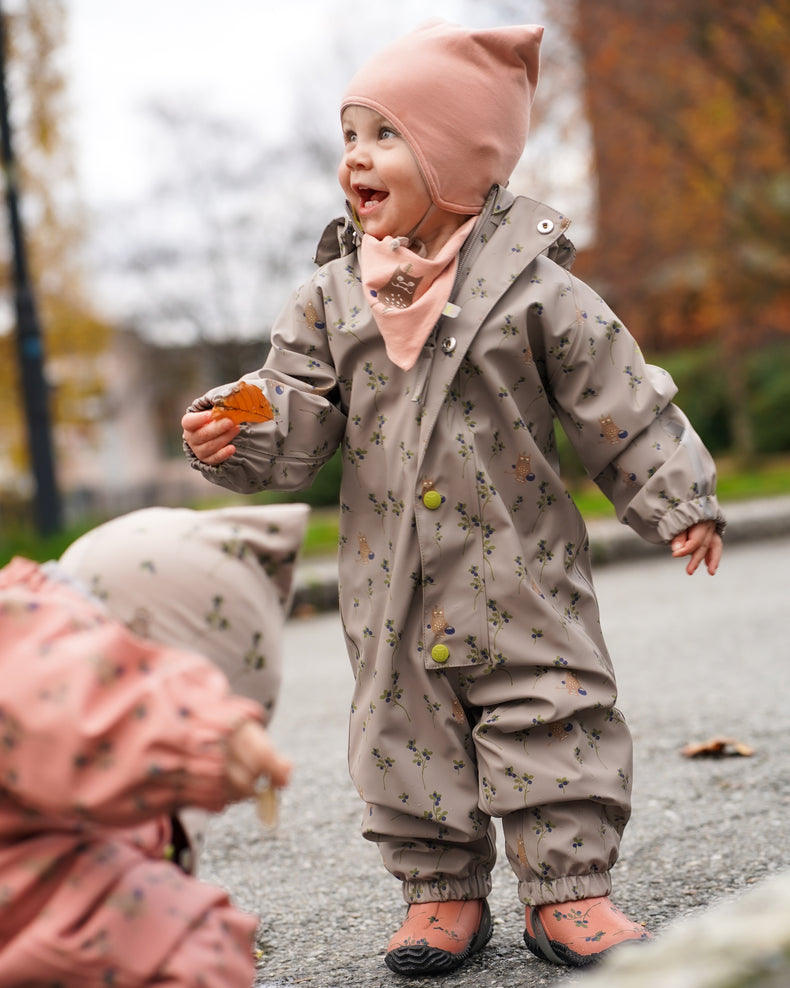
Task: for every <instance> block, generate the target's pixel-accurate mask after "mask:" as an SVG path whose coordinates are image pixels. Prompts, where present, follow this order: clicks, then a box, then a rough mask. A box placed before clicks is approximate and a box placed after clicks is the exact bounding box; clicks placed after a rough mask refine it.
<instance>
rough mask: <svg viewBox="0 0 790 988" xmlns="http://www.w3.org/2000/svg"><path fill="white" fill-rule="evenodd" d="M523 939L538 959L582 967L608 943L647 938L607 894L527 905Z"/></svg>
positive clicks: (605, 949)
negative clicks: (554, 902) (546, 903)
mask: <svg viewBox="0 0 790 988" xmlns="http://www.w3.org/2000/svg"><path fill="white" fill-rule="evenodd" d="M526 926H527V928H526V930H525V931H524V942H525V943H526V945H527V946H528V947H529V949H530V950H531V951H532V953H533V954H535V956H536V957H540V959H541V960H544V961H550V962H551V963H553V964H566V965H568V966H569V967H586V966H587V965H588V964H592V963H594V962H595V961H597V960H598V959H599V958H600V957H601V956H602V955H603V954H605V953H606V952H607V951H608V950H610V949H611V948H612V947H617V946H619V944H621V943H626V942H628V941H630V940H651V939H652V937H651V936H650V934H649V933H648V932H647V930H646V929H645V928H644V927H643V926H641V925H640V924H639V923H634V922H632V921H631V920H630V919H629V918H628V917H627V916H626V915H625V913H623V912H621V911H620V910H619V909H618V908H617V906H615V905H614V904H613V903H612V902H611V900H610V899H609V897H608V896H598V897H596V898H592V899H578V900H577V901H575V902H559V903H556V904H552V905H544V906H527V915H526Z"/></svg>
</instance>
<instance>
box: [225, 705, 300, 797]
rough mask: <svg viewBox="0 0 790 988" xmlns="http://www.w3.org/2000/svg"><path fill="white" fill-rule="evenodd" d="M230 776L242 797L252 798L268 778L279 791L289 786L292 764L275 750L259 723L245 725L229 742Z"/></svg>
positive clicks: (239, 728) (252, 722) (227, 772)
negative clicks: (263, 778) (259, 783)
mask: <svg viewBox="0 0 790 988" xmlns="http://www.w3.org/2000/svg"><path fill="white" fill-rule="evenodd" d="M226 774H227V778H228V781H229V783H230V784H231V787H232V788H233V790H234V792H235V793H236V794H237V795H238V796H250V795H252V792H253V790H254V787H255V782H256V780H257V779H258V778H259V777H260V776H266V777H267V778H268V779H270V780H271V783H272V785H273V786H275V787H276V788H278V789H279V788H282V787H283V786H286V785H288V780H289V778H290V775H291V763H290V762H289V761H288V759H287V758H284V757H283V756H282V755H281V754H280V753H279V752H278V751H277V749H276V748H275V747H274V745H273V743H272V741H271V738H270V737H269V734H268V732H267V731H266V730H265V729H264V728H263V727H262V726H261V725H260V724H259V723H257V721H251V720H249V721H245V722H244V723H243V724H242V725H241V726H240V727H238V728H237V729H236V731H234V733H233V735H232V737H231V738H230V740H229V742H228V754H227V765H226Z"/></svg>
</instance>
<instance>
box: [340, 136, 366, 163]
mask: <svg viewBox="0 0 790 988" xmlns="http://www.w3.org/2000/svg"><path fill="white" fill-rule="evenodd" d="M345 161H346V165H347V166H348V167H349V168H367V167H369V166H370V153H369V152H368V150H367V148H366V147H365V145H364V144H363V143H362V142H361V141H355V142H354V143H353V144H349V145H348V146H347V147H346V154H345Z"/></svg>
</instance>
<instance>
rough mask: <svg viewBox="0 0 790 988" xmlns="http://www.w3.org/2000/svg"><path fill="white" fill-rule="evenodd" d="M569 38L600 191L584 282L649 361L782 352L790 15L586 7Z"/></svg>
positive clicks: (771, 6)
mask: <svg viewBox="0 0 790 988" xmlns="http://www.w3.org/2000/svg"><path fill="white" fill-rule="evenodd" d="M570 27H571V29H573V30H574V31H575V34H576V37H577V40H578V45H579V49H580V51H581V54H582V57H583V62H584V71H585V76H586V82H587V105H588V111H589V115H590V120H591V124H592V129H593V135H594V146H595V158H596V170H597V176H598V236H597V243H596V245H595V249H594V250H592V251H589V252H587V253H586V254H585V255H584V256H582V257H580V259H579V262H578V264H577V267H576V268H575V270H576V271H577V273H579V274H580V275H581V276H582V277H584V278H586V279H587V280H589V281H590V282H591V283H592V284H594V285H596V286H598V287H599V289H600V290H601V291H602V292H604V293H605V294H606V297H607V300H609V301H611V302H612V304H613V305H614V307H615V308H616V310H617V311H618V314H619V315H620V316H621V317H622V318H623V320H624V321H625V322H626V323H627V324H628V325H629V327H630V328H631V329H632V330H633V331H634V333H635V335H636V336H637V338H638V339H639V340H640V342H641V343H642V344H643V346H645V347H648V348H650V349H651V350H663V349H668V348H676V347H678V346H684V345H687V344H689V343H698V342H701V341H706V340H711V339H716V340H718V341H719V342H720V343H721V345H722V347H723V348H724V350H725V351H726V352H727V353H728V355H729V359H737V355H738V354H739V353H740V352H742V351H743V350H744V349H750V348H752V347H754V346H755V345H757V344H760V343H762V342H764V341H767V340H770V339H774V340H775V339H777V338H781V337H782V335H783V334H784V336H785V338H787V336H788V335H790V0H771V2H769V0H753V2H750V3H744V2H743V0H662V2H660V3H659V2H657V0H650V2H647V3H646V2H644V0H600V2H595V3H593V2H591V0H579V2H578V3H577V4H576V22H575V24H574V25H570ZM788 342H790V340H789V341H788Z"/></svg>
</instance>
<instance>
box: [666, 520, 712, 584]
mask: <svg viewBox="0 0 790 988" xmlns="http://www.w3.org/2000/svg"><path fill="white" fill-rule="evenodd" d="M723 549H724V543H723V542H722V539H721V536H720V535H719V533H718V532H717V531H716V522H715V521H700V522H697V524H696V525H692V526H691V527H690V528H687V529H686V531H685V532H679V533H678V534H677V535H676V536H675V537H674V538H673V539H672V555H673V556H675V557H680V556H691V559H689V562H688V566H686V572H687V573H688V574H689V576H691V574H692V573H695V572H696V570H697V567H698V566H699V564H700V563H701V562H703V560H704V562H705V564H706V566H707V569H708V572H709V573H710V575H711V576H713V575H714V573H715V572H716V570H717V569H718V568H719V562H720V561H721V554H722V551H723Z"/></svg>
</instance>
